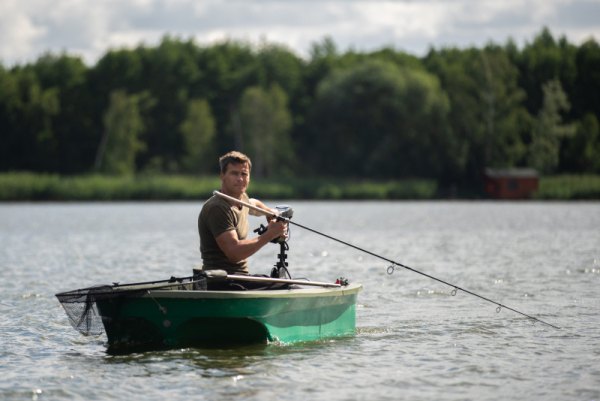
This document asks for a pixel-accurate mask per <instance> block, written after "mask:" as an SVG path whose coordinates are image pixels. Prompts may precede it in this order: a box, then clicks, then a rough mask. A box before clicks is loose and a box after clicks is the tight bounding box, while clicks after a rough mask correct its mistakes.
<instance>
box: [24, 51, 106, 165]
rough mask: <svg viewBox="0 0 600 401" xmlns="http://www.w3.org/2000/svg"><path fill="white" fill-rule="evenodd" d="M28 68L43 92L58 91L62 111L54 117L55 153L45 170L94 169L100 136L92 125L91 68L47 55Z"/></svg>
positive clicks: (63, 56) (75, 60) (71, 59)
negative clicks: (89, 86)
mask: <svg viewBox="0 0 600 401" xmlns="http://www.w3.org/2000/svg"><path fill="white" fill-rule="evenodd" d="M28 68H29V69H30V70H31V71H32V72H33V73H34V74H35V75H36V77H37V78H38V80H39V82H40V86H41V87H42V88H43V89H44V90H51V91H56V95H57V101H58V105H59V112H58V113H56V114H54V115H53V116H52V117H51V125H52V131H53V135H54V136H55V138H56V153H55V154H54V155H52V158H51V159H50V160H49V161H48V164H47V165H46V168H47V169H48V170H50V171H55V172H59V173H63V174H64V173H76V172H81V171H86V170H89V169H90V168H91V167H92V164H93V160H94V154H95V151H96V146H97V143H98V138H99V134H98V131H97V129H96V128H95V126H94V123H93V97H92V96H90V91H89V88H88V86H87V72H88V69H87V67H86V66H85V64H84V63H83V61H82V60H81V59H80V58H79V57H72V56H68V55H66V54H60V55H54V54H50V53H48V54H45V55H43V56H42V57H40V58H39V59H38V60H37V61H36V62H35V63H34V64H32V65H31V66H28Z"/></svg>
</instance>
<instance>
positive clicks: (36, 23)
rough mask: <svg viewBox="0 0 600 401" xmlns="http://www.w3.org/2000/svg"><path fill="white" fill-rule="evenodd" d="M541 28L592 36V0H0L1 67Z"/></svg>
mask: <svg viewBox="0 0 600 401" xmlns="http://www.w3.org/2000/svg"><path fill="white" fill-rule="evenodd" d="M543 27H548V28H549V29H550V32H551V33H552V35H553V36H554V37H555V38H558V37H560V36H563V35H564V36H566V37H567V39H568V40H569V42H571V43H573V44H576V45H579V44H581V43H582V42H583V41H585V40H587V39H590V38H594V39H595V40H596V41H600V0H387V1H384V0H0V64H2V65H4V66H13V65H19V64H25V63H29V62H34V61H35V60H36V59H37V58H38V57H40V56H41V55H43V54H44V53H48V52H51V53H55V54H60V53H63V52H65V53H67V54H69V55H73V56H79V57H81V58H82V59H83V60H84V61H85V62H86V64H88V65H90V66H91V65H93V64H95V63H96V62H97V61H98V59H99V58H101V57H102V56H103V55H104V54H105V53H106V52H107V51H108V50H109V49H117V48H134V47H136V46H138V45H140V44H143V45H147V46H153V45H156V44H157V43H159V42H160V40H161V38H163V37H164V36H165V35H167V34H168V35H171V36H172V37H177V38H180V39H184V40H188V39H193V40H194V41H195V42H196V43H197V44H198V45H200V46H204V45H211V44H213V43H216V42H222V41H224V40H243V41H246V42H249V43H252V44H253V45H257V46H258V45H260V44H261V43H264V42H267V43H277V44H281V45H285V46H287V47H288V48H290V49H291V50H292V51H294V52H295V53H296V54H297V55H299V56H301V57H308V55H309V54H310V49H311V46H312V45H313V44H315V43H318V42H321V41H322V40H323V39H324V38H325V37H330V38H331V39H333V41H334V42H335V43H336V45H337V47H338V50H340V51H342V52H343V51H346V50H349V49H353V50H356V51H360V52H364V51H372V50H377V49H381V48H383V47H392V48H394V49H396V50H399V51H405V52H407V53H410V54H413V55H415V56H423V55H424V54H426V52H427V51H428V50H429V49H430V48H431V47H434V48H441V47H447V46H451V47H460V48H465V47H469V46H476V47H481V46H484V45H485V44H486V43H489V42H490V41H492V42H494V43H496V44H504V43H506V41H507V40H508V39H509V38H511V39H513V40H514V41H515V43H516V44H517V45H518V46H523V45H524V44H526V43H527V42H531V41H532V40H533V38H534V37H535V35H537V34H538V33H540V32H541V30H542V28H543Z"/></svg>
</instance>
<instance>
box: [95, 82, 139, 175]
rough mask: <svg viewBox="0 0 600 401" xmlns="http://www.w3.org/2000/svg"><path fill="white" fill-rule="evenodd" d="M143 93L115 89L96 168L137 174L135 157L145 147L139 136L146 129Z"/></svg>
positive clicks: (116, 173)
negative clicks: (142, 114)
mask: <svg viewBox="0 0 600 401" xmlns="http://www.w3.org/2000/svg"><path fill="white" fill-rule="evenodd" d="M140 99H141V95H127V93H125V92H124V91H114V92H112V93H111V95H110V103H109V107H108V110H107V111H106V113H105V114H104V135H103V137H102V142H101V143H100V146H99V147H98V153H97V156H96V169H97V170H98V171H101V172H103V173H108V174H115V175H124V174H133V173H135V169H136V165H135V157H136V155H137V153H138V152H139V151H140V150H142V149H143V148H144V144H143V143H142V142H140V140H139V136H140V134H141V133H142V131H143V129H144V123H143V121H142V117H141V114H140Z"/></svg>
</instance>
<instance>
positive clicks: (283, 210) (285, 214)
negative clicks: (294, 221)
mask: <svg viewBox="0 0 600 401" xmlns="http://www.w3.org/2000/svg"><path fill="white" fill-rule="evenodd" d="M275 209H276V210H277V211H278V212H279V214H278V215H277V220H279V221H281V220H289V219H291V218H292V216H293V215H294V209H292V208H291V207H290V206H288V205H278V206H275ZM288 230H289V227H288ZM266 231H267V227H265V226H264V225H263V224H261V225H260V226H259V227H258V228H257V229H256V230H254V232H255V233H257V234H258V235H263V234H264V233H265V232H266ZM271 242H272V243H274V244H278V243H282V242H285V238H283V237H279V238H275V239H273V240H271Z"/></svg>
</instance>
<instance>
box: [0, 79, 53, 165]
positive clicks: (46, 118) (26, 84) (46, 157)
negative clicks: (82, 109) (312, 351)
mask: <svg viewBox="0 0 600 401" xmlns="http://www.w3.org/2000/svg"><path fill="white" fill-rule="evenodd" d="M59 112H60V102H59V98H58V90H57V89H56V88H50V89H44V88H43V87H42V86H41V85H40V82H39V80H38V78H37V76H36V75H35V73H34V72H33V71H32V70H31V68H19V67H17V68H15V69H13V70H12V71H11V72H10V73H7V72H6V71H4V70H3V69H2V70H0V124H2V126H1V127H0V131H1V132H2V139H1V143H2V148H3V151H2V154H3V156H4V157H3V158H2V159H3V161H2V162H1V163H2V165H3V169H7V170H30V171H44V172H46V171H54V170H53V167H54V163H55V160H56V158H57V149H58V141H57V137H56V134H55V132H54V130H53V128H52V119H53V118H54V117H55V116H56V115H57V114H58V113H59Z"/></svg>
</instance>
